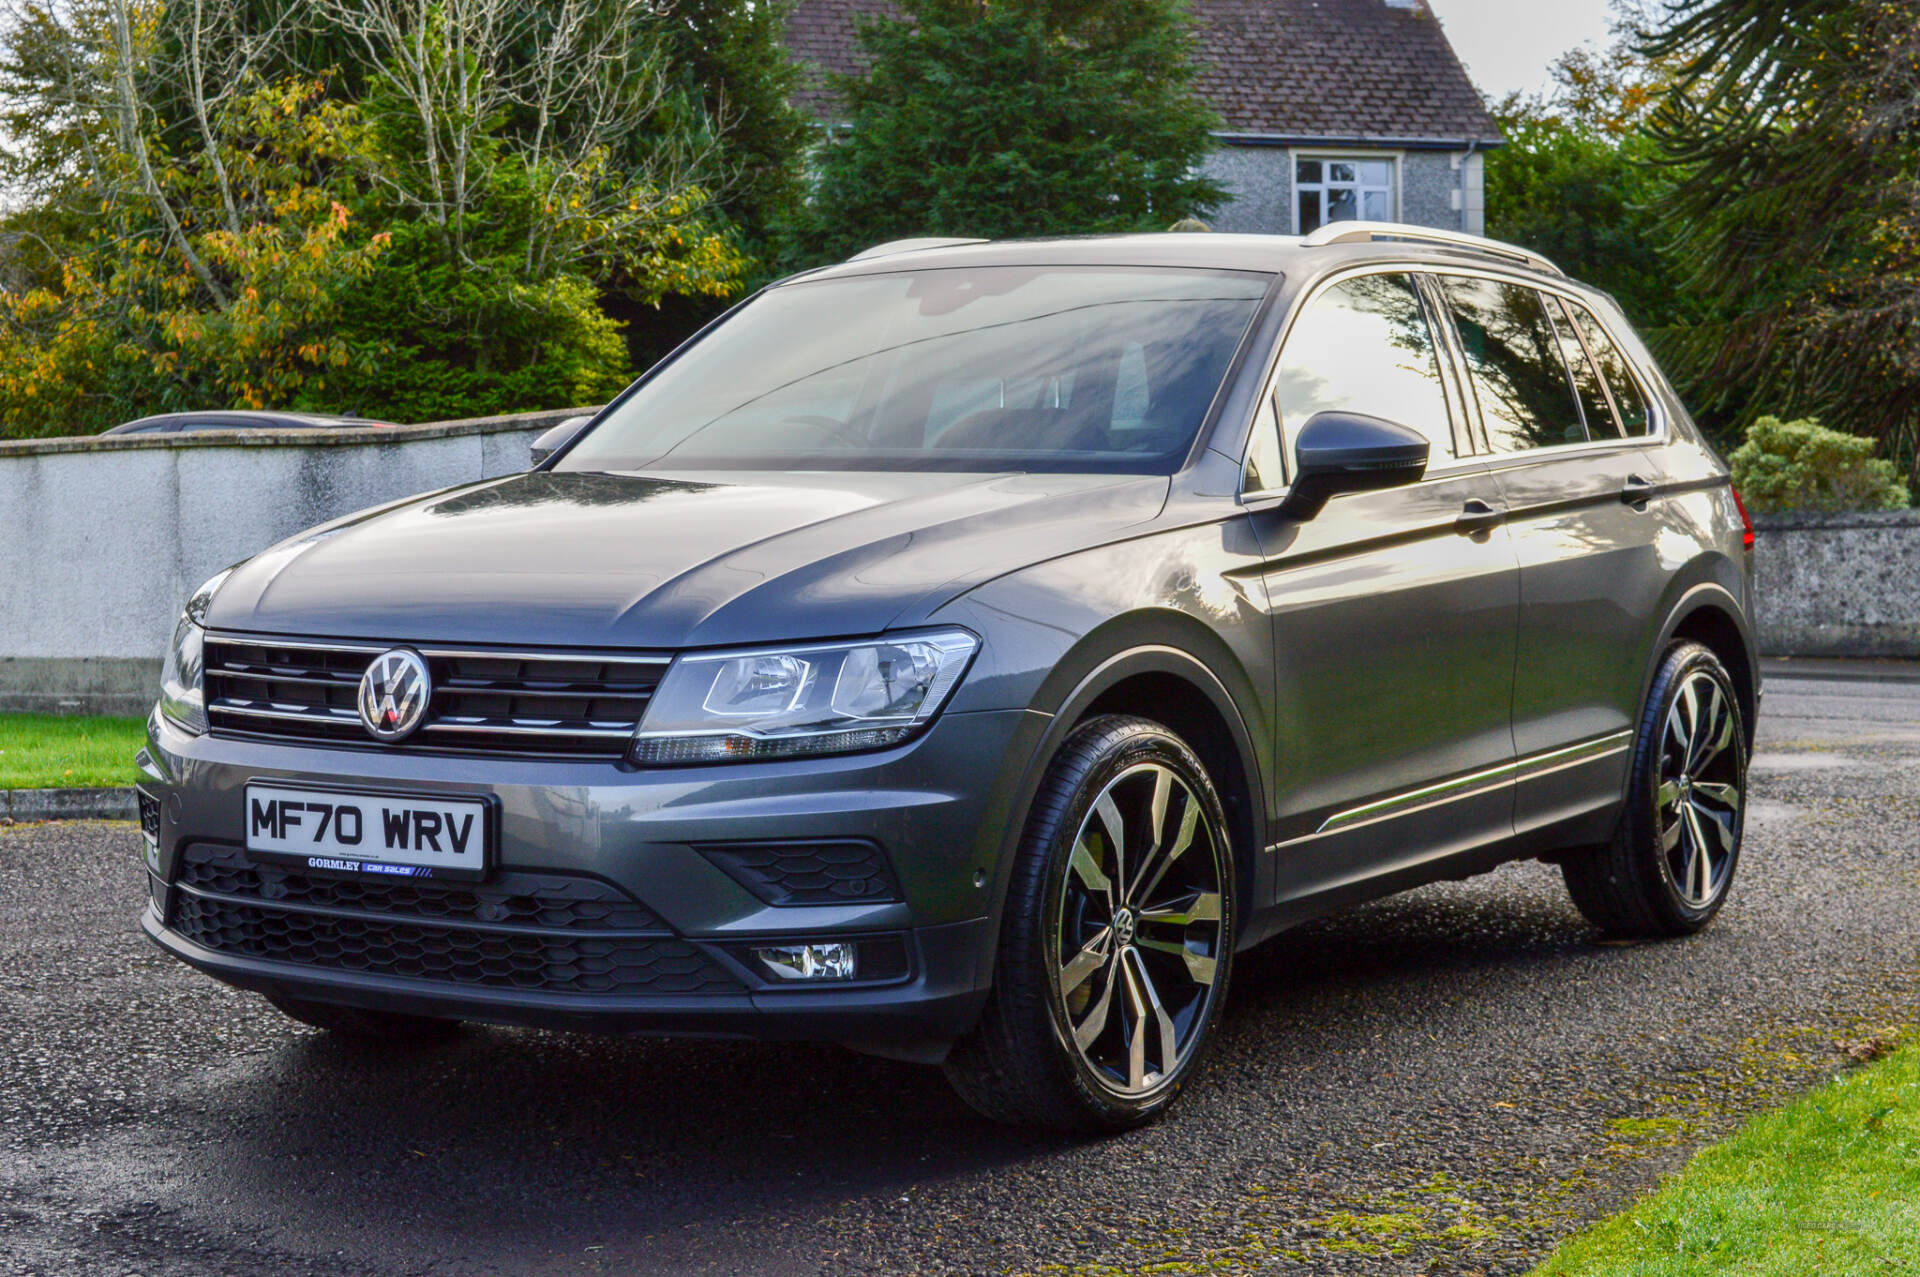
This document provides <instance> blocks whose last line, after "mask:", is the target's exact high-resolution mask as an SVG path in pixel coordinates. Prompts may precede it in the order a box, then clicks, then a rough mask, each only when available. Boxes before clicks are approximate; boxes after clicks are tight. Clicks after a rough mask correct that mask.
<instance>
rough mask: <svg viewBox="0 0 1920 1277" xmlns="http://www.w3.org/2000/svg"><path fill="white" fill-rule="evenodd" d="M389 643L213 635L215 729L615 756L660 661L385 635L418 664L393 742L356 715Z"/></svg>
mask: <svg viewBox="0 0 1920 1277" xmlns="http://www.w3.org/2000/svg"><path fill="white" fill-rule="evenodd" d="M388 646H389V645H382V646H373V645H370V644H365V643H358V642H344V643H338V644H330V643H325V642H321V641H317V640H311V639H298V640H295V639H287V640H281V639H277V638H269V637H264V636H260V635H241V634H222V633H219V632H217V631H216V632H213V633H210V634H208V635H207V640H206V666H205V675H206V691H207V712H208V718H209V721H210V722H211V724H212V727H213V730H214V731H215V732H220V731H222V730H225V731H229V732H231V733H233V734H236V735H240V734H244V735H245V736H247V737H248V738H249V739H259V738H261V737H263V736H264V737H269V738H276V739H291V740H299V741H303V742H315V743H321V744H331V745H346V746H359V747H363V748H368V749H395V750H401V751H406V750H410V749H411V750H431V751H436V752H455V753H463V754H486V753H497V754H502V755H513V756H516V757H526V756H535V757H538V756H553V757H572V758H618V757H620V756H621V755H622V754H623V753H624V752H625V747H626V742H627V741H628V740H629V739H631V737H632V735H633V731H634V728H635V727H636V726H638V724H639V722H640V718H641V716H642V715H643V714H644V713H645V712H646V707H647V702H648V701H649V700H650V699H652V696H653V691H654V688H655V687H656V686H657V685H658V683H659V681H660V679H661V677H662V676H663V675H664V674H665V673H666V668H667V666H668V664H669V663H670V662H671V660H672V658H671V657H668V656H661V655H632V654H628V653H610V652H582V651H577V650H574V651H565V652H541V651H532V650H528V649H522V648H498V649H480V648H471V647H441V646H435V645H431V644H419V643H413V644H409V643H405V642H395V643H394V644H391V645H390V646H392V647H410V648H411V649H412V650H413V651H415V652H418V653H419V654H420V655H421V656H422V657H424V658H425V659H426V661H427V664H428V667H429V670H430V672H431V674H432V682H433V698H432V700H431V702H430V703H429V706H428V710H427V718H426V721H425V722H424V723H423V724H422V725H421V728H420V730H419V731H418V732H417V733H416V734H414V735H413V736H410V737H408V738H407V739H406V740H404V741H402V742H400V743H399V744H397V745H383V744H380V743H378V742H376V741H375V740H374V739H373V737H372V736H371V735H369V734H368V733H367V732H366V731H365V729H364V728H363V726H362V725H361V722H360V716H359V710H358V708H357V695H358V690H359V681H360V675H361V673H362V672H363V671H364V670H365V669H366V667H367V666H368V664H370V663H371V662H372V661H373V659H374V658H375V657H376V656H378V655H379V654H380V653H382V652H385V651H387V650H388Z"/></svg>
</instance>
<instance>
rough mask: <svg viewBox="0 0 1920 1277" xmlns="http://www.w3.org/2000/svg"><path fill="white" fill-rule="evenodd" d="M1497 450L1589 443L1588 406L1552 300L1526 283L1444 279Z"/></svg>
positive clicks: (1489, 439) (1483, 415)
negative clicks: (1577, 391) (1577, 392)
mask: <svg viewBox="0 0 1920 1277" xmlns="http://www.w3.org/2000/svg"><path fill="white" fill-rule="evenodd" d="M1438 282H1439V285H1440V289H1441V291H1442V292H1443V293H1444V294H1445V295H1446V298H1447V304H1448V306H1449V307H1450V308H1451V309H1452V311H1453V322H1454V327H1455V328H1456V329H1458V330H1459V333H1460V345H1461V347H1462V349H1463V350H1464V351H1465V352H1466V356H1467V373H1468V376H1469V378H1470V379H1471V380H1472V382H1473V391H1474V394H1475V396H1476V397H1477V398H1478V399H1479V401H1480V418H1481V420H1482V422H1484V423H1485V425H1486V430H1487V442H1488V443H1489V444H1491V445H1492V447H1493V450H1494V451H1495V452H1524V451H1526V450H1527V449H1529V448H1550V447H1553V446H1555V445H1556V444H1566V443H1585V442H1586V439H1587V430H1586V426H1585V424H1584V423H1583V422H1582V420H1581V416H1580V404H1579V401H1578V400H1577V399H1576V398H1575V397H1574V393H1573V383H1572V382H1571V381H1570V380H1568V376H1567V365H1566V361H1565V360H1564V359H1563V358H1562V357H1561V354H1560V333H1559V330H1558V329H1557V328H1556V327H1555V326H1554V322H1553V318H1552V316H1551V315H1550V314H1549V313H1548V311H1547V305H1546V301H1545V299H1543V298H1542V297H1541V296H1540V294H1539V293H1537V292H1535V291H1534V290H1533V289H1531V288H1528V287H1527V286H1526V285H1524V284H1510V283H1506V282H1504V281H1501V280H1495V279H1467V278H1464V277H1462V276H1458V275H1442V276H1440V277H1439V280H1438Z"/></svg>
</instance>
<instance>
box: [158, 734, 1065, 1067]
mask: <svg viewBox="0 0 1920 1277" xmlns="http://www.w3.org/2000/svg"><path fill="white" fill-rule="evenodd" d="M1044 721H1045V720H1044V719H1043V718H1041V717H1040V716H1036V715H1031V714H1026V713H1022V712H1019V711H1008V712H993V713H973V714H949V715H947V716H944V717H943V718H942V719H940V720H938V721H937V722H936V723H935V724H934V725H933V727H932V728H931V729H930V730H929V731H928V732H927V733H926V734H924V735H923V736H921V737H920V738H918V739H916V740H915V741H912V742H910V743H909V744H907V745H904V746H902V747H900V748H898V749H894V750H888V751H884V752H880V753H874V754H867V755H856V756H846V757H841V758H830V759H811V760H791V761H783V762H778V763H766V764H732V765H724V766H714V767H699V768H672V769H654V770H635V769H632V768H630V767H626V766H622V765H615V764H613V763H608V762H600V761H593V762H587V761H572V760H552V759H522V758H498V757H485V758H483V757H470V756H456V755H432V754H427V753H415V752H406V751H399V750H381V749H341V748H326V747H317V746H312V745H306V744H294V743H290V742H273V741H264V740H258V739H240V738H228V737H222V736H217V735H216V736H199V737H194V736H188V735H185V734H184V733H181V732H179V731H178V730H177V729H175V728H174V727H173V726H172V725H171V724H169V723H166V722H164V721H161V720H159V719H157V718H156V719H155V720H153V721H151V722H150V723H149V729H148V748H147V755H148V759H147V761H146V765H145V770H146V772H147V775H146V778H145V779H144V780H143V781H142V782H141V785H140V788H141V790H142V792H143V794H144V795H146V797H147V798H148V799H149V800H150V805H151V807H152V808H153V809H154V810H155V811H156V813H157V821H155V822H154V824H155V825H156V826H157V828H156V830H155V837H154V843H153V845H152V846H151V847H150V848H149V850H148V853H147V866H146V867H147V873H148V878H149V883H150V888H151V890H150V899H149V903H148V906H147V909H146V911H145V914H144V916H143V917H142V920H141V921H142V927H143V928H144V929H145V931H146V932H147V934H148V935H149V936H151V937H152V938H153V939H154V940H155V941H156V942H157V943H159V944H160V945H161V947H163V948H164V949H166V950H167V951H168V952H169V953H172V954H173V955H174V956H176V957H178V958H180V959H181V960H183V961H185V962H187V963H189V964H191V965H193V966H194V967H196V968H198V969H200V970H202V971H205V972H207V973H208V974H210V975H213V976H215V977H217V978H219V979H221V980H224V981H226V982H228V983H230V984H233V985H236V986H239V987H242V988H247V989H253V990H258V991H260V992H267V993H278V994H284V995H288V996H293V997H300V998H307V999H314V1000H320V1001H328V1002H337V1003H342V1004H346V1005H353V1006H362V1007H369V1008H374V1009H384V1010H391V1011H401V1012H409V1013H415V1014H424V1015H437V1016H447V1017H453V1018H459V1019H472V1020H482V1021H490V1022H495V1023H505V1024H521V1025H531V1026H539V1027H548V1028H563V1029H584V1030H594V1031H605V1032H639V1033H652V1034H670V1035H698V1036H728V1037H753V1038H767V1039H816V1040H833V1041H843V1042H848V1043H850V1044H854V1045H859V1046H866V1047H869V1048H870V1049H877V1050H883V1051H887V1052H889V1053H897V1054H908V1055H917V1056H924V1057H927V1058H937V1056H938V1054H939V1050H940V1047H941V1044H942V1043H944V1042H946V1041H949V1040H951V1039H952V1038H954V1037H956V1036H958V1035H959V1034H962V1033H964V1032H966V1031H967V1030H968V1029H969V1028H970V1027H971V1026H972V1024H973V1023H974V1021H975V1020H976V1019H977V1017H978V1014H979V1010H980V1007H981V1005H982V1004H983V1003H984V1001H985V997H986V990H987V985H988V979H989V973H990V971H991V966H992V951H993V937H994V933H995V929H994V927H993V924H992V913H993V909H992V905H991V900H990V897H991V894H992V888H993V885H994V884H995V883H996V882H997V880H998V877H999V875H998V874H997V872H996V862H997V859H998V857H999V855H1000V849H1001V846H1002V844H1003V841H1004V836H1005V832H1006V830H1007V828H1008V825H1009V822H1010V820H1011V813H1010V811H1009V810H1008V803H1009V801H1010V800H1009V798H1008V795H1009V794H1010V793H1011V792H1012V791H1013V790H1014V789H1015V788H1016V787H1017V784H1018V780H1019V777H1020V775H1021V774H1022V773H1023V771H1024V766H1023V765H1021V764H1019V763H1017V762H1016V761H1015V760H1016V759H1019V758H1024V757H1025V756H1026V752H1028V751H1029V750H1030V747H1031V744H1032V743H1033V742H1034V741H1035V740H1037V738H1038V735H1039V732H1040V731H1041V730H1042V729H1043V727H1044ZM252 781H282V782H287V783H291V784H303V785H310V786H317V787H326V786H328V785H346V786H368V785H378V786H379V787H381V788H384V789H388V790H401V791H405V792H417V793H419V794H421V795H426V796H443V797H449V798H451V797H455V796H460V797H468V798H471V797H475V796H482V797H487V798H490V799H491V800H492V801H493V803H494V810H495V813H496V818H497V820H498V838H497V842H496V847H497V862H496V864H495V866H494V868H493V870H492V871H491V873H490V876H489V879H488V882H487V883H483V884H472V885H470V884H446V885H445V886H444V887H434V888H432V889H430V890H428V891H426V892H424V893H423V892H421V891H418V890H414V889H412V888H409V887H406V886H401V887H397V888H393V889H386V888H384V887H382V888H376V889H366V890H358V891H353V892H347V893H342V892H341V891H339V890H337V882H334V883H330V882H329V881H328V880H326V879H325V878H324V877H316V876H314V875H310V874H302V873H301V872H300V871H297V870H289V869H286V868H285V867H281V868H279V869H273V868H268V869H266V870H263V871H257V870H255V869H253V868H252V867H250V862H249V860H248V858H247V857H246V855H245V853H244V850H243V848H244V844H245V827H244V825H245V813H244V795H245V786H246V785H247V783H248V782H252ZM829 840H831V841H837V842H841V843H852V842H859V843H863V844H866V845H870V846H873V847H876V848H878V849H880V851H881V852H882V853H883V855H884V858H885V861H886V864H887V868H888V870H889V874H890V882H889V883H888V884H887V887H886V890H885V891H884V892H881V893H879V894H875V893H874V892H873V891H871V890H869V891H868V893H867V895H866V897H864V898H861V899H856V900H849V901H846V902H839V901H837V900H836V901H832V902H824V901H822V900H821V899H820V895H819V893H817V892H816V893H814V894H813V895H811V896H809V897H808V899H807V900H806V901H804V902H801V903H795V902H793V901H791V900H786V901H782V900H780V899H779V897H778V893H776V892H772V891H770V890H768V889H767V887H766V885H765V884H764V883H757V882H756V880H755V879H753V878H751V877H749V876H743V875H742V874H741V873H739V872H738V871H737V869H730V868H728V867H726V866H728V864H729V861H728V860H727V858H726V856H725V855H724V854H721V853H722V852H724V851H725V849H726V848H728V847H730V846H735V845H745V844H793V843H809V844H811V843H813V842H815V841H829ZM547 890H553V891H560V892H562V893H564V896H565V899H586V898H591V901H592V902H593V903H592V904H591V905H590V906H589V907H586V908H582V909H561V910H557V911H556V910H552V909H547V908H544V907H541V899H540V898H536V897H539V893H540V892H542V891H547ZM549 903H551V901H549ZM562 903H563V904H564V899H563V900H562ZM609 911H611V912H609ZM820 940H852V941H854V942H855V943H856V944H859V945H861V946H862V951H863V953H868V954H873V955H875V956H876V957H877V958H881V959H883V960H880V961H875V962H872V963H869V964H867V966H866V968H865V970H864V971H863V972H859V973H856V977H855V979H853V980H852V981H848V982H846V983H844V984H842V983H838V982H835V983H819V984H812V983H808V984H795V983H787V982H783V981H781V980H779V979H778V978H777V977H775V976H774V975H773V974H772V973H771V972H769V971H768V970H766V969H765V968H764V967H763V966H761V965H760V964H758V963H757V962H756V961H755V960H754V959H753V957H752V950H753V948H754V947H756V945H763V944H767V943H773V942H781V943H796V942H805V941H815V942H817V941H820ZM656 958H659V959H660V961H658V962H656V961H655V959H656ZM659 971H664V972H665V973H666V976H665V977H664V978H656V973H657V972H659Z"/></svg>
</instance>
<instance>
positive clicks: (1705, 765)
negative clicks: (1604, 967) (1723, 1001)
mask: <svg viewBox="0 0 1920 1277" xmlns="http://www.w3.org/2000/svg"><path fill="white" fill-rule="evenodd" d="M1746 788H1747V736H1746V724H1745V723H1744V722H1743V721H1742V718H1741V714H1740V698H1739V697H1738V696H1737V695H1735V693H1734V688H1733V681H1732V679H1730V678H1729V677H1728V676H1727V671H1726V669H1725V667H1724V666H1722V665H1721V664H1720V660H1719V658H1718V657H1716V656H1715V655H1714V654H1713V653H1712V652H1710V651H1708V650H1707V649H1706V648H1704V647H1702V646H1700V645H1699V644H1698V643H1676V644H1675V645H1674V646H1673V647H1672V648H1670V649H1668V652H1667V655H1666V658H1665V659H1664V660H1663V661H1662V662H1661V663H1660V669H1659V671H1658V673H1656V674H1655V676H1654V680H1653V689H1652V691H1651V693H1650V694H1649V695H1648V697H1647V708H1646V711H1645V714H1644V715H1643V717H1642V719H1641V722H1640V729H1639V732H1638V734H1637V736H1636V739H1635V749H1634V758H1633V774H1632V777H1631V780H1630V782H1629V784H1628V790H1627V807H1626V811H1625V812H1624V813H1623V817H1622V819H1621V822H1620V830H1619V832H1618V833H1617V834H1616V835H1615V836H1614V840H1613V842H1611V843H1610V844H1608V845H1607V846H1604V847H1598V848H1595V849H1593V850H1591V851H1587V852H1583V853H1581V854H1580V855H1577V856H1573V857H1570V858H1569V859H1567V860H1566V861H1565V862H1564V863H1563V864H1562V866H1561V872H1562V873H1563V874H1564V875H1565V877H1566V880H1567V889H1568V891H1569V892H1571V893H1572V895H1573V900H1574V903H1575V904H1576V905H1578V906H1579V907H1580V911H1581V912H1582V913H1584V914H1585V915H1586V916H1587V918H1588V920H1589V921H1591V922H1592V923H1593V924H1594V925H1595V926H1597V927H1599V928H1600V929H1601V930H1603V931H1606V932H1608V933H1610V934H1614V935H1624V936H1679V935H1688V934H1691V933H1692V932H1695V931H1698V930H1700V929H1701V928H1702V927H1704V926H1706V925H1707V923H1709V922H1711V921H1712V920H1713V916H1714V915H1715V914H1716V913H1718V912H1719V911H1720V906H1721V905H1722V904H1723V903H1724V902H1725V901H1726V898H1727V892H1728V890H1729V889H1730V888H1731V887H1732V885H1733V875H1734V870H1735V869H1737V868H1738V867H1739V863H1740V841H1741V834H1742V832H1743V829H1744V827H1745V819H1746Z"/></svg>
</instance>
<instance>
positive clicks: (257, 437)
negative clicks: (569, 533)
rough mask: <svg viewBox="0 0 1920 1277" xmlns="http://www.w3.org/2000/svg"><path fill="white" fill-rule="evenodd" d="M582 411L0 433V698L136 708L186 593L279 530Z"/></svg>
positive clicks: (297, 527)
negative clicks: (425, 420) (5, 437)
mask: <svg viewBox="0 0 1920 1277" xmlns="http://www.w3.org/2000/svg"><path fill="white" fill-rule="evenodd" d="M582 411H591V409H569V410H565V411H558V412H539V413H526V414H522V415H519V416H514V417H489V418H480V419H476V420H472V421H452V422H440V423H436V424H433V425H425V426H402V427H399V428H397V429H373V428H368V429H362V430H246V431H239V430H222V431H208V432H205V433H201V434H184V435H144V436H143V435H123V436H119V437H113V438H109V437H100V436H94V437H85V438H73V439H31V440H11V441H0V581H5V582H6V590H5V593H4V596H0V709H14V710H23V709H24V710H41V711H45V712H50V713H122V714H128V713H131V714H138V713H144V712H145V711H146V709H147V707H148V706H149V705H150V704H151V703H152V701H153V695H154V689H155V687H156V686H157V680H158V676H159V670H160V662H161V659H162V657H163V656H164V655H165V651H166V644H167V642H168V641H169V639H170V637H171V635H172V633H173V626H174V621H175V619H176V618H177V617H178V616H179V613H180V606H181V604H182V602H184V601H185V599H186V597H187V594H188V592H189V591H191V590H193V589H194V588H195V587H196V586H198V585H199V584H200V583H201V582H202V581H204V580H206V579H207V578H208V577H210V576H212V575H213V574H214V573H215V572H218V571H219V570H220V569H221V568H224V567H226V566H227V565H229V564H231V563H235V562H238V561H239V560H241V559H244V558H246V557H247V556H249V555H251V554H254V553H256V552H258V551H260V550H262V549H264V548H265V547H267V546H269V545H272V544H273V543H274V542H276V541H280V540H283V539H284V538H286V537H289V536H291V535H293V534H294V533H296V532H299V531H301V530H302V529H304V528H309V527H312V526H313V525H314V524H316V523H324V522H326V521H327V520H329V519H333V518H337V517H338V516H340V515H343V514H351V513H352V512H354V511H355V510H363V509H365V508H367V507H368V506H373V505H378V504H380V503H382V502H386V501H392V500H395V499H396V498H399V497H405V496H411V495H413V494H414V493H418V492H428V491H432V490H433V489H436V488H445V487H450V486H452V485H454V484H458V483H466V482H470V481H472V480H476V479H486V478H493V477H495V476H499V475H506V474H513V473H515V472H516V471H520V470H525V469H526V468H527V465H528V448H529V445H531V444H532V442H533V440H534V439H535V438H537V437H538V436H539V434H540V433H541V432H542V431H544V430H546V429H548V428H549V427H551V426H553V425H555V424H557V423H558V422H560V421H561V420H563V419H565V418H567V417H569V416H573V415H575V414H576V413H578V412H582Z"/></svg>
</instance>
